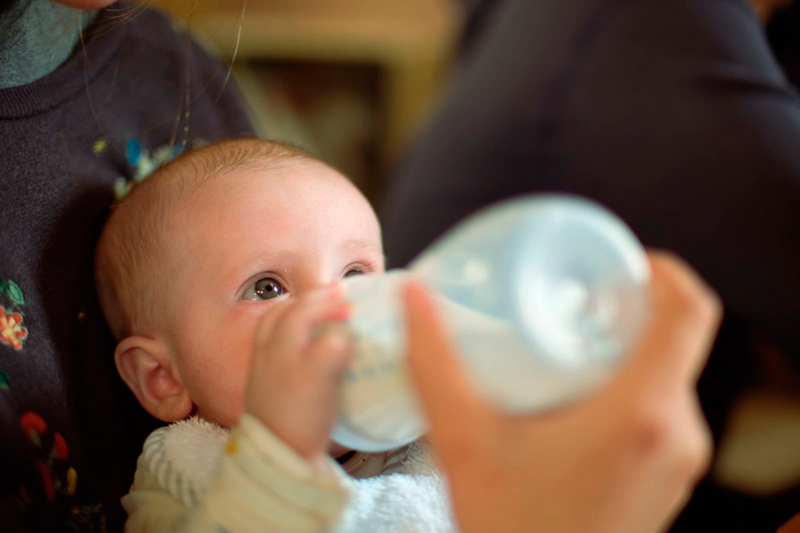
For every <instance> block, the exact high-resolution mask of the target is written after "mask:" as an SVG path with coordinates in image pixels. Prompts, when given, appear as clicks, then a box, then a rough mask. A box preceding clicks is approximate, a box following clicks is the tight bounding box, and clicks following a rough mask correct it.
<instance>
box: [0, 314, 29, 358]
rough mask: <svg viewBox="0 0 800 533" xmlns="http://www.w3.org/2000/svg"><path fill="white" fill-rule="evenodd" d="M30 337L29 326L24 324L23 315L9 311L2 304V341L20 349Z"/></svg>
mask: <svg viewBox="0 0 800 533" xmlns="http://www.w3.org/2000/svg"><path fill="white" fill-rule="evenodd" d="M27 338H28V328H26V327H24V326H22V315H21V314H19V313H9V312H8V311H7V310H6V308H5V307H3V306H2V305H0V342H2V343H3V344H7V345H9V346H11V347H12V348H14V349H15V350H17V351H19V350H22V343H24V342H25V339H27Z"/></svg>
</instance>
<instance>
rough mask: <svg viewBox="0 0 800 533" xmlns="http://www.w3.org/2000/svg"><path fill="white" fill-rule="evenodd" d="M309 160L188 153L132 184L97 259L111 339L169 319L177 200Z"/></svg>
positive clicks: (268, 144) (245, 143) (280, 148)
mask: <svg viewBox="0 0 800 533" xmlns="http://www.w3.org/2000/svg"><path fill="white" fill-rule="evenodd" d="M302 160H312V161H313V160H315V158H314V157H312V156H311V155H309V154H308V153H307V152H305V151H304V150H303V149H301V148H299V147H296V146H293V145H290V144H285V143H280V142H275V141H266V140H261V139H252V138H242V139H235V140H229V141H223V142H219V143H214V144H211V145H208V146H205V147H203V148H200V149H196V150H192V151H190V152H186V153H184V154H182V155H181V156H179V157H177V158H176V159H174V160H173V161H171V162H170V163H168V164H166V165H164V166H163V167H161V168H160V169H158V170H156V171H155V172H153V174H152V175H151V176H150V177H148V178H147V179H145V180H144V181H142V182H141V183H139V184H137V185H136V186H135V187H134V188H133V189H132V190H131V191H130V192H129V193H128V194H127V195H126V196H125V197H124V198H123V199H122V200H120V201H119V202H118V203H117V204H115V205H114V206H112V211H111V216H110V217H109V219H108V222H107V223H106V225H105V227H104V228H103V233H102V234H101V236H100V240H99V242H98V244H97V248H96V251H95V280H96V284H97V293H98V297H99V299H100V305H101V306H102V308H103V314H104V315H105V317H106V320H107V322H108V325H109V327H110V328H111V331H112V333H113V334H114V336H115V337H116V339H117V340H118V341H119V340H122V339H124V338H125V337H128V336H130V335H135V334H146V333H145V330H146V329H147V328H149V327H152V326H153V325H154V324H157V323H159V322H161V321H163V320H165V319H167V318H168V317H166V316H164V315H165V313H167V312H168V311H167V310H166V309H165V308H167V307H168V306H167V305H165V303H164V302H163V301H159V299H163V298H164V297H165V295H166V294H168V292H167V288H168V286H167V284H168V283H169V279H170V276H169V273H168V272H163V270H164V269H165V268H167V269H168V268H174V267H176V266H177V265H173V264H170V263H169V262H167V261H166V260H165V258H166V257H167V254H166V253H165V252H166V251H167V249H166V247H167V246H168V244H167V241H166V239H165V236H166V235H167V232H168V231H169V230H170V229H171V227H172V224H173V223H174V220H173V210H174V209H173V208H174V206H175V203H176V201H177V200H178V199H181V198H185V197H186V196H187V195H191V194H192V193H193V192H194V191H196V190H197V189H198V188H199V187H201V186H202V185H203V183H205V182H206V181H207V180H209V179H213V178H214V177H217V176H222V175H225V174H229V173H231V172H234V171H237V170H242V169H248V168H252V169H262V170H263V169H267V170H268V169H270V168H276V167H279V166H281V165H283V164H288V163H292V162H297V161H302Z"/></svg>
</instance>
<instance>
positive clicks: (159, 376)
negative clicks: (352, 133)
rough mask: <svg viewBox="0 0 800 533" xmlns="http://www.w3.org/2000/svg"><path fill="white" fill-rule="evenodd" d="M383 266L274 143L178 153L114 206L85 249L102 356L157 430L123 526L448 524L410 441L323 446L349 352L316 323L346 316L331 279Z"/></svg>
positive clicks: (363, 215)
mask: <svg viewBox="0 0 800 533" xmlns="http://www.w3.org/2000/svg"><path fill="white" fill-rule="evenodd" d="M383 269H384V259H383V254H382V247H381V234H380V226H379V224H378V220H377V218H376V216H375V213H374V211H373V210H372V208H371V207H370V205H369V203H368V202H367V200H366V199H365V198H364V197H363V196H362V195H361V193H360V192H359V191H358V190H357V189H356V188H355V187H354V186H353V185H352V184H351V183H350V182H349V181H348V180H347V179H346V178H344V177H343V176H342V175H341V174H339V173H338V172H336V171H335V170H334V169H332V168H330V167H328V166H326V165H324V164H323V163H321V162H319V161H317V160H315V159H314V158H312V157H310V156H309V155H308V154H306V153H304V152H303V151H301V150H299V149H297V148H294V147H291V146H287V145H283V144H280V143H275V142H269V141H262V140H255V139H240V140H234V141H227V142H223V143H219V144H215V145H211V146H207V147H205V148H203V149H200V150H196V151H193V152H189V153H187V154H185V155H183V156H181V157H179V158H177V159H176V160H175V161H173V162H171V163H169V164H168V165H166V166H165V167H163V168H161V169H159V170H158V171H156V172H155V173H154V174H153V175H152V176H151V177H150V178H148V179H147V180H145V181H144V182H143V183H141V184H140V185H138V186H137V187H135V188H134V189H133V191H131V193H130V194H129V195H128V196H127V197H126V198H125V199H124V200H122V201H121V202H120V203H119V205H117V206H116V207H115V208H114V210H113V213H112V215H111V217H110V219H109V221H108V223H107V225H106V227H105V229H104V231H103V234H102V236H101V238H100V241H99V243H98V246H97V252H96V279H97V287H98V293H99V297H100V301H101V304H102V306H103V311H104V314H105V316H106V319H107V321H108V323H109V325H110V327H111V330H112V331H113V333H114V335H115V336H116V338H117V340H118V342H119V344H118V345H117V349H116V351H115V353H114V359H115V362H116V366H117V369H118V371H119V373H120V376H121V377H122V379H123V380H124V381H125V383H126V384H127V385H128V386H129V387H130V389H131V390H132V391H133V393H134V395H135V396H136V398H137V399H138V400H139V402H140V403H141V405H142V406H143V407H144V408H145V409H146V410H147V412H149V413H150V414H151V415H153V416H155V417H156V418H158V419H160V420H163V421H165V422H171V423H173V422H174V424H172V425H170V426H167V427H165V428H161V429H159V430H157V431H155V432H154V433H153V434H151V435H150V437H148V439H147V441H146V442H145V446H144V452H143V453H142V455H141V456H140V458H139V461H138V464H137V471H136V475H135V479H134V483H133V486H132V488H131V491H130V493H129V494H128V495H127V496H125V497H124V498H123V506H124V507H125V509H126V510H127V511H128V515H129V518H128V522H127V524H126V529H128V530H144V531H149V530H158V531H173V530H179V529H181V530H190V531H194V530H198V531H199V530H214V531H216V530H218V529H216V528H221V529H219V530H229V531H239V530H252V531H327V530H348V531H360V530H363V531H377V530H383V529H386V528H387V527H389V526H381V525H380V524H381V520H387V517H388V519H389V520H391V521H394V523H395V524H394V525H395V526H399V527H401V529H402V530H404V531H415V530H418V531H444V530H449V529H450V528H451V527H452V526H451V523H450V520H449V517H448V510H447V504H446V502H445V501H444V500H445V499H444V498H443V497H442V495H441V494H442V492H441V480H440V479H439V478H438V476H437V475H436V474H435V471H434V469H433V468H432V467H431V466H430V462H429V458H428V456H427V454H426V451H425V448H424V447H423V446H421V445H420V444H418V443H415V444H412V445H411V446H410V447H407V448H403V449H400V450H395V451H392V452H389V453H382V454H365V453H359V452H354V451H351V450H347V449H344V448H342V447H341V446H339V445H337V444H336V443H335V442H332V441H330V439H329V435H330V432H331V429H332V427H333V425H334V422H335V416H336V412H335V406H336V401H337V393H338V383H339V380H340V378H341V376H342V374H343V372H344V371H345V368H346V366H347V364H348V362H349V359H350V356H351V353H350V352H351V351H352V346H351V343H350V340H349V337H348V335H347V334H346V332H345V331H344V330H343V328H320V327H319V326H320V325H322V324H328V323H335V322H342V321H344V320H346V319H347V317H348V312H349V310H348V307H347V305H346V303H344V301H343V300H342V294H343V290H342V287H341V285H340V284H338V282H339V280H341V279H343V278H346V277H349V276H359V275H364V274H371V273H379V272H383ZM229 430H230V431H229ZM332 458H336V460H333V459H332ZM392 472H400V474H399V475H383V476H379V475H380V474H389V473H392ZM347 474H349V475H347ZM374 476H379V477H374ZM351 477H353V478H372V479H363V480H360V481H358V482H355V481H353V480H352V479H351ZM431 496H433V498H431ZM395 507H396V509H394V508H395Z"/></svg>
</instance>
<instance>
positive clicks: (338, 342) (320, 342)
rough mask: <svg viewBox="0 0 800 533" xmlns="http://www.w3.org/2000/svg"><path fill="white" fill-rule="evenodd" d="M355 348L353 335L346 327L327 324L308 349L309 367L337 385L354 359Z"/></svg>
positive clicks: (330, 382) (328, 381)
mask: <svg viewBox="0 0 800 533" xmlns="http://www.w3.org/2000/svg"><path fill="white" fill-rule="evenodd" d="M353 349H354V346H353V341H352V337H351V334H350V332H349V331H348V330H347V329H346V328H344V327H341V326H338V325H334V324H331V325H328V326H325V327H324V328H323V329H321V330H320V332H319V334H318V336H317V338H316V339H315V340H314V341H313V343H312V345H311V348H310V349H309V350H308V355H307V364H308V367H309V369H310V370H311V371H312V372H316V373H317V374H318V375H320V376H321V378H322V379H323V380H326V382H327V383H329V384H332V385H336V384H337V383H338V380H339V378H341V376H342V375H343V374H344V372H345V370H346V369H347V365H348V364H349V363H350V360H351V359H352V356H353ZM329 378H330V379H329Z"/></svg>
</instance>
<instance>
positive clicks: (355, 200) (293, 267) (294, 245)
mask: <svg viewBox="0 0 800 533" xmlns="http://www.w3.org/2000/svg"><path fill="white" fill-rule="evenodd" d="M285 165H286V166H284V167H281V168H277V169H270V170H267V171H265V170H239V171H236V172H234V173H231V174H227V175H224V176H219V177H214V178H212V179H209V180H208V181H207V182H206V183H204V184H203V185H202V186H201V187H200V188H199V189H198V190H197V191H196V192H195V193H193V194H192V195H189V196H188V198H187V199H186V200H185V201H181V203H180V205H178V206H177V207H176V211H175V217H174V218H173V219H172V220H173V223H174V224H175V227H174V228H170V229H169V230H168V231H169V232H170V233H169V235H170V236H171V237H170V242H169V246H170V248H171V253H172V257H173V258H177V259H178V261H177V262H175V261H173V264H174V265H176V267H177V268H176V269H175V271H174V272H170V273H169V275H170V276H171V289H170V291H169V293H168V294H165V295H164V297H165V298H169V299H170V302H169V305H170V308H171V313H170V319H169V322H170V323H169V324H168V325H167V327H166V328H164V329H166V330H167V332H168V333H167V335H166V337H167V342H168V343H169V345H170V347H171V349H172V353H173V354H174V356H175V361H176V364H177V366H178V368H179V371H180V376H181V379H182V381H183V386H184V387H185V389H186V391H187V392H188V394H189V397H190V398H191V399H192V400H193V401H194V403H195V405H196V407H197V414H198V415H200V416H202V417H203V418H206V419H208V420H212V421H215V422H217V423H218V424H220V425H222V426H224V427H230V426H232V425H234V424H236V422H237V421H238V419H239V416H240V415H241V414H242V412H243V409H244V390H245V385H246V383H247V373H248V370H249V368H250V363H251V359H252V357H253V336H254V333H255V330H256V326H257V324H258V323H259V321H260V320H261V319H262V318H263V317H264V315H266V314H267V313H269V312H270V310H271V309H272V308H273V307H274V306H275V304H276V302H279V301H280V300H282V299H284V298H287V297H288V298H290V297H292V296H294V295H302V294H304V293H306V292H308V291H312V290H314V289H317V288H320V287H323V286H325V285H329V284H331V283H333V282H335V281H337V280H340V279H342V278H344V277H347V276H352V275H358V274H361V273H363V274H367V273H372V272H382V271H383V269H384V262H383V253H382V249H381V236H380V227H379V225H378V220H377V218H376V217H375V214H374V212H373V210H372V208H371V207H370V205H369V204H368V203H367V201H366V200H365V199H364V197H363V196H361V194H360V193H359V192H358V191H357V190H356V189H355V188H354V187H353V186H352V185H351V184H350V183H349V182H348V181H347V180H346V179H345V178H344V177H342V176H341V175H340V174H338V173H337V172H336V171H334V170H333V169H330V168H328V167H325V166H323V165H322V164H320V163H317V162H312V161H294V162H289V163H286V164H285Z"/></svg>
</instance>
